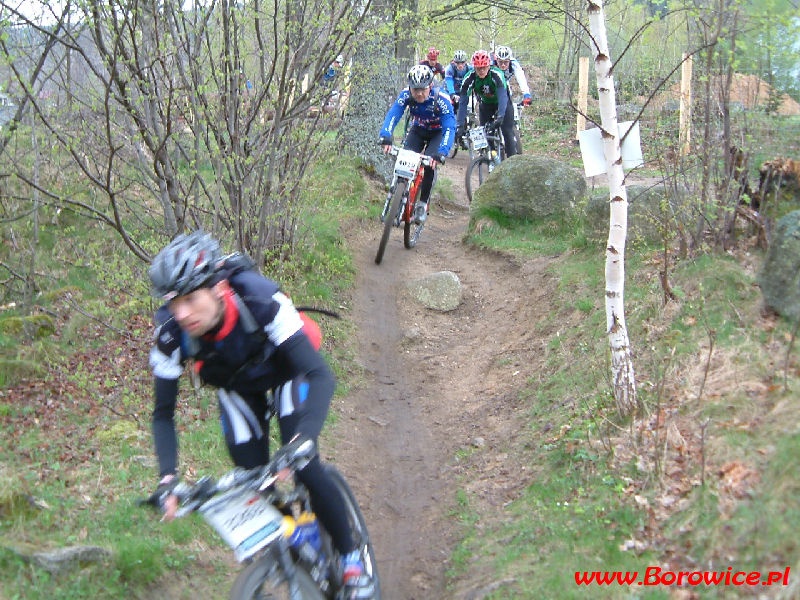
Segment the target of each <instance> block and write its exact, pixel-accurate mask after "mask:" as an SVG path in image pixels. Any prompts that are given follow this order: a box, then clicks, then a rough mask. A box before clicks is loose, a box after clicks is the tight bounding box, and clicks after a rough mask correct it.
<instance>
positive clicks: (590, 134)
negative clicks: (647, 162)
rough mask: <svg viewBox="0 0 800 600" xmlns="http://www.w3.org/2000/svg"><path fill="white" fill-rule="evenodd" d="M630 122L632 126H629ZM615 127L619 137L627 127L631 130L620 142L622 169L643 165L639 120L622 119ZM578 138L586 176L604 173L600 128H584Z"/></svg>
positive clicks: (604, 160) (604, 159)
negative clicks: (634, 121)
mask: <svg viewBox="0 0 800 600" xmlns="http://www.w3.org/2000/svg"><path fill="white" fill-rule="evenodd" d="M632 124H633V127H631V125H632ZM617 128H618V130H619V137H620V139H622V136H623V135H625V132H626V131H628V129H630V130H631V131H630V133H628V137H626V138H625V140H624V141H623V142H622V148H621V150H622V168H623V170H625V171H629V170H630V169H633V168H636V167H641V166H642V165H644V157H643V156H642V142H641V138H640V137H639V122H638V121H637V122H636V123H633V121H623V122H622V123H617ZM578 140H579V141H580V146H581V158H582V159H583V170H584V173H585V174H586V177H594V176H595V175H602V174H603V173H605V172H606V157H605V155H604V154H603V136H602V135H601V134H600V128H599V127H594V128H592V129H584V130H583V131H581V132H580V133H579V134H578Z"/></svg>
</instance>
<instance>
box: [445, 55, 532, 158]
mask: <svg viewBox="0 0 800 600" xmlns="http://www.w3.org/2000/svg"><path fill="white" fill-rule="evenodd" d="M472 67H473V68H474V71H472V72H471V73H470V74H469V75H467V77H466V78H465V79H464V83H463V84H461V93H460V95H461V104H460V105H459V107H458V117H457V119H456V120H457V122H458V127H457V129H456V137H457V138H460V137H462V136H463V135H464V131H465V126H466V120H467V104H468V102H467V101H468V100H469V96H470V94H473V93H474V94H475V95H476V96H477V97H478V121H479V122H480V124H481V125H487V124H489V125H491V127H492V128H494V129H501V130H502V132H503V139H504V140H505V148H506V156H513V155H515V154H519V152H518V150H517V145H516V143H515V142H514V140H515V139H516V136H515V135H514V111H513V110H512V108H511V94H510V92H509V89H508V82H507V81H506V78H505V75H504V74H503V72H502V71H501V70H500V69H498V68H497V67H492V66H490V64H489V54H488V52H486V51H485V50H478V51H477V52H475V54H473V55H472Z"/></svg>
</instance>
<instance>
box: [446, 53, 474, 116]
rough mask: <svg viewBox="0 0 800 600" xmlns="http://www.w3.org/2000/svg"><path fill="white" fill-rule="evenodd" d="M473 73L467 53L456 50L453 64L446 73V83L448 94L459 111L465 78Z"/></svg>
mask: <svg viewBox="0 0 800 600" xmlns="http://www.w3.org/2000/svg"><path fill="white" fill-rule="evenodd" d="M470 71H472V65H471V64H469V63H468V62H467V53H466V52H464V51H463V50H456V51H455V53H454V54H453V60H452V62H451V63H450V64H449V65H447V69H445V72H444V82H445V85H446V86H447V93H448V94H450V100H451V101H452V102H453V108H454V109H455V110H456V111H458V99H459V95H458V94H459V92H461V84H462V83H463V82H464V78H465V77H466V76H467V75H469V72H470Z"/></svg>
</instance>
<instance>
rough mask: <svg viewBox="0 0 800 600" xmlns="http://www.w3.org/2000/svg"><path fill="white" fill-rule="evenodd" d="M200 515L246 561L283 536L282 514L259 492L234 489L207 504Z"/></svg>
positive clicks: (201, 509) (238, 558)
mask: <svg viewBox="0 0 800 600" xmlns="http://www.w3.org/2000/svg"><path fill="white" fill-rule="evenodd" d="M200 512H201V513H202V515H203V518H204V519H205V520H206V521H208V523H209V524H210V525H211V526H212V527H213V528H214V529H216V530H217V533H219V535H220V536H221V537H222V539H223V540H225V542H226V543H227V544H228V545H229V546H230V547H231V548H233V553H234V555H235V556H236V560H238V561H243V560H245V559H246V558H249V557H250V556H252V555H253V554H255V553H256V552H258V551H259V550H261V548H263V547H264V546H266V545H267V544H270V543H271V542H272V541H273V540H274V539H275V538H277V537H278V536H279V535H281V534H282V530H283V527H282V524H283V514H282V513H281V512H280V511H279V510H278V509H276V508H275V507H274V506H272V505H271V504H270V503H269V502H267V501H266V500H264V498H262V497H261V496H259V495H258V492H255V491H253V490H246V489H242V488H234V489H232V490H231V491H229V492H226V493H224V494H222V495H220V496H216V497H214V498H212V499H211V500H209V501H208V502H206V503H205V504H204V505H203V506H202V507H201V508H200Z"/></svg>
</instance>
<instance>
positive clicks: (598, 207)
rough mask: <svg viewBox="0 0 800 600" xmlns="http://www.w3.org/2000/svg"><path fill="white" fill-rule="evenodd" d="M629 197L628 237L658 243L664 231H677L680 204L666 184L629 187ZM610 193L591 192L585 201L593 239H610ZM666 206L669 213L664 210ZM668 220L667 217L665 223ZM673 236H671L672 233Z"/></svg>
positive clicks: (588, 230)
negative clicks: (671, 194)
mask: <svg viewBox="0 0 800 600" xmlns="http://www.w3.org/2000/svg"><path fill="white" fill-rule="evenodd" d="M626 192H627V196H628V239H629V240H631V241H635V240H642V241H648V242H657V241H661V240H662V239H663V235H664V234H663V230H664V228H665V227H666V229H667V232H668V234H669V232H674V231H675V222H674V219H675V218H676V216H677V215H679V214H680V211H679V210H678V203H676V202H675V200H674V199H673V198H671V197H670V194H669V193H668V191H667V188H666V187H665V186H664V184H663V183H659V184H656V185H629V186H626ZM610 201H611V200H610V195H609V191H608V189H607V188H601V189H598V190H596V191H595V192H593V193H592V195H591V196H590V197H589V201H588V202H587V203H586V208H585V211H584V212H585V215H586V224H587V226H588V227H587V234H588V236H589V238H590V239H592V240H605V239H607V238H608V220H609V214H608V213H609V203H610ZM667 203H669V204H667ZM665 209H666V213H665ZM665 219H666V220H667V223H666V225H665V224H664V223H665ZM670 237H671V235H670Z"/></svg>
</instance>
